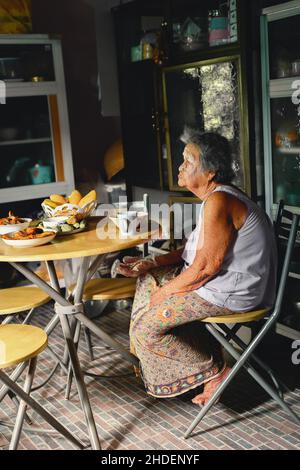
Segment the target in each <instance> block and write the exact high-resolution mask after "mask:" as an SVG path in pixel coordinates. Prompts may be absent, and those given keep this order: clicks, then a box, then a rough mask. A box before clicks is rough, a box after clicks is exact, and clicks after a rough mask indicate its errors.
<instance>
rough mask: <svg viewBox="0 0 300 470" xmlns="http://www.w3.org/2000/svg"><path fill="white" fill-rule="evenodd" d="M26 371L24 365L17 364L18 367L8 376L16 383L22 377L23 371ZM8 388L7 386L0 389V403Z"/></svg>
mask: <svg viewBox="0 0 300 470" xmlns="http://www.w3.org/2000/svg"><path fill="white" fill-rule="evenodd" d="M25 369H26V363H24V362H23V363H22V364H19V365H18V367H16V369H15V370H14V371H13V373H12V374H11V376H10V379H11V380H13V381H14V382H16V381H17V380H18V378H19V377H20V376H21V375H22V373H23V371H24V370H25ZM8 392H9V387H8V386H7V385H3V387H1V389H0V403H1V401H2V400H3V399H4V397H5V396H6V395H7V394H8Z"/></svg>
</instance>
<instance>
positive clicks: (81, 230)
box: [56, 225, 87, 237]
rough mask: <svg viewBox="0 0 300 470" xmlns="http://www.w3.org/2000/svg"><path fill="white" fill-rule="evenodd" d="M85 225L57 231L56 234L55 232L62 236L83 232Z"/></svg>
mask: <svg viewBox="0 0 300 470" xmlns="http://www.w3.org/2000/svg"><path fill="white" fill-rule="evenodd" d="M86 227H87V225H86V226H85V227H81V228H75V229H74V230H72V231H71V232H60V231H59V232H57V233H56V234H57V236H58V237H64V236H65V235H73V234H74V233H79V232H83V231H84V230H85V229H86Z"/></svg>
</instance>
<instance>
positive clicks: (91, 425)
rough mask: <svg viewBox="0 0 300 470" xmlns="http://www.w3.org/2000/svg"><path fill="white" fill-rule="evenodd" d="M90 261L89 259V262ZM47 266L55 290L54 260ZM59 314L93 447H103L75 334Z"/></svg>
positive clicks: (79, 281) (81, 274) (57, 284)
mask: <svg viewBox="0 0 300 470" xmlns="http://www.w3.org/2000/svg"><path fill="white" fill-rule="evenodd" d="M88 261H89V260H87V262H88ZM83 266H84V267H85V266H86V258H84V263H83ZM87 266H88V264H87ZM47 267H48V271H49V274H50V280H51V285H52V287H53V288H54V289H55V290H59V282H58V278H57V275H56V271H55V267H54V263H53V261H47ZM83 271H84V269H80V276H79V279H78V292H79V294H80V292H81V295H82V291H83V288H84V281H85V276H84V274H83ZM81 284H82V286H81ZM76 291H77V289H76ZM75 299H76V295H75ZM64 301H65V302H66V303H67V304H68V305H70V303H69V302H68V301H67V300H66V299H64ZM65 302H58V304H60V305H61V304H62V303H65ZM66 303H65V306H66ZM58 315H59V318H60V321H61V325H62V330H63V334H64V337H65V340H66V344H67V347H68V352H69V357H70V362H71V365H72V369H73V374H74V377H75V381H76V385H77V390H78V395H79V398H80V402H81V406H82V410H83V412H84V414H85V418H86V423H87V426H88V430H89V435H90V441H91V445H92V448H93V449H94V450H96V449H101V446H100V442H99V437H98V434H97V429H96V424H95V420H94V416H93V413H92V409H91V405H90V401H89V397H88V393H87V390H86V386H85V383H84V377H83V373H82V370H81V367H80V363H79V359H78V356H77V351H76V346H75V344H74V340H73V336H72V335H71V330H70V326H69V323H68V320H67V318H66V316H65V315H64V314H62V313H60V312H58Z"/></svg>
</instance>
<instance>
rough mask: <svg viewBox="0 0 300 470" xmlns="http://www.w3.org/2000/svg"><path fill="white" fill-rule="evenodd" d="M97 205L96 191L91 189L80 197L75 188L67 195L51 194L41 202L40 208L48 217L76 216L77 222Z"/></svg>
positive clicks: (87, 215)
mask: <svg viewBox="0 0 300 470" xmlns="http://www.w3.org/2000/svg"><path fill="white" fill-rule="evenodd" d="M96 206H97V193H96V191H95V190H94V189H93V190H92V191H90V192H89V193H88V194H87V195H86V196H84V197H82V195H81V193H80V192H79V191H77V190H76V189H75V190H74V191H73V192H72V193H71V194H70V195H69V196H67V197H65V196H61V195H60V194H52V195H51V196H50V197H49V198H48V199H45V200H44V201H43V202H42V208H43V210H44V213H45V214H46V216H47V217H48V218H52V217H72V216H75V215H76V216H77V222H79V221H81V220H83V219H86V218H87V217H89V215H91V213H92V212H93V210H94V209H95V208H96Z"/></svg>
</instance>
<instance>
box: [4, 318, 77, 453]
mask: <svg viewBox="0 0 300 470" xmlns="http://www.w3.org/2000/svg"><path fill="white" fill-rule="evenodd" d="M47 344H48V337H47V334H46V333H45V331H44V330H42V329H41V328H38V327H36V326H31V325H0V380H1V381H2V382H4V384H5V385H6V386H7V387H8V388H9V389H10V390H12V392H13V393H15V394H16V395H18V396H19V397H20V398H21V402H20V405H19V408H18V413H17V417H16V423H15V426H14V430H13V434H12V438H11V441H10V445H9V449H10V450H14V449H17V447H18V443H19V440H20V435H21V431H22V426H23V422H24V416H25V411H26V407H27V405H30V406H31V407H32V408H33V409H34V410H35V411H36V412H37V413H38V414H40V415H41V416H42V417H43V418H44V419H45V420H46V421H47V422H48V423H49V424H50V425H52V426H53V427H54V428H55V429H56V430H57V431H58V432H60V433H61V434H63V435H64V436H65V437H66V438H67V439H69V440H70V441H71V442H73V443H74V444H75V445H76V446H77V447H79V448H83V446H82V444H81V443H80V442H79V441H77V439H75V438H74V437H73V436H72V434H71V433H69V431H68V430H67V429H66V428H65V427H64V426H62V425H61V424H60V423H59V422H58V421H57V420H56V419H55V418H54V417H53V416H51V415H50V414H49V413H48V412H47V411H46V410H45V409H44V408H43V407H41V406H40V405H39V404H38V403H37V402H36V401H35V400H34V399H33V398H32V397H31V396H30V391H31V387H32V382H33V378H34V372H35V368H36V363H37V356H38V355H39V354H40V353H41V352H42V351H43V350H44V349H45V348H46V347H47ZM27 361H28V363H29V366H28V371H27V375H26V379H25V384H24V389H22V388H21V387H19V385H17V384H16V383H15V382H14V381H13V380H11V379H10V378H9V377H8V376H7V375H6V374H5V373H4V372H3V371H2V370H1V369H7V368H9V367H13V366H17V365H18V364H20V363H23V362H27Z"/></svg>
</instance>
